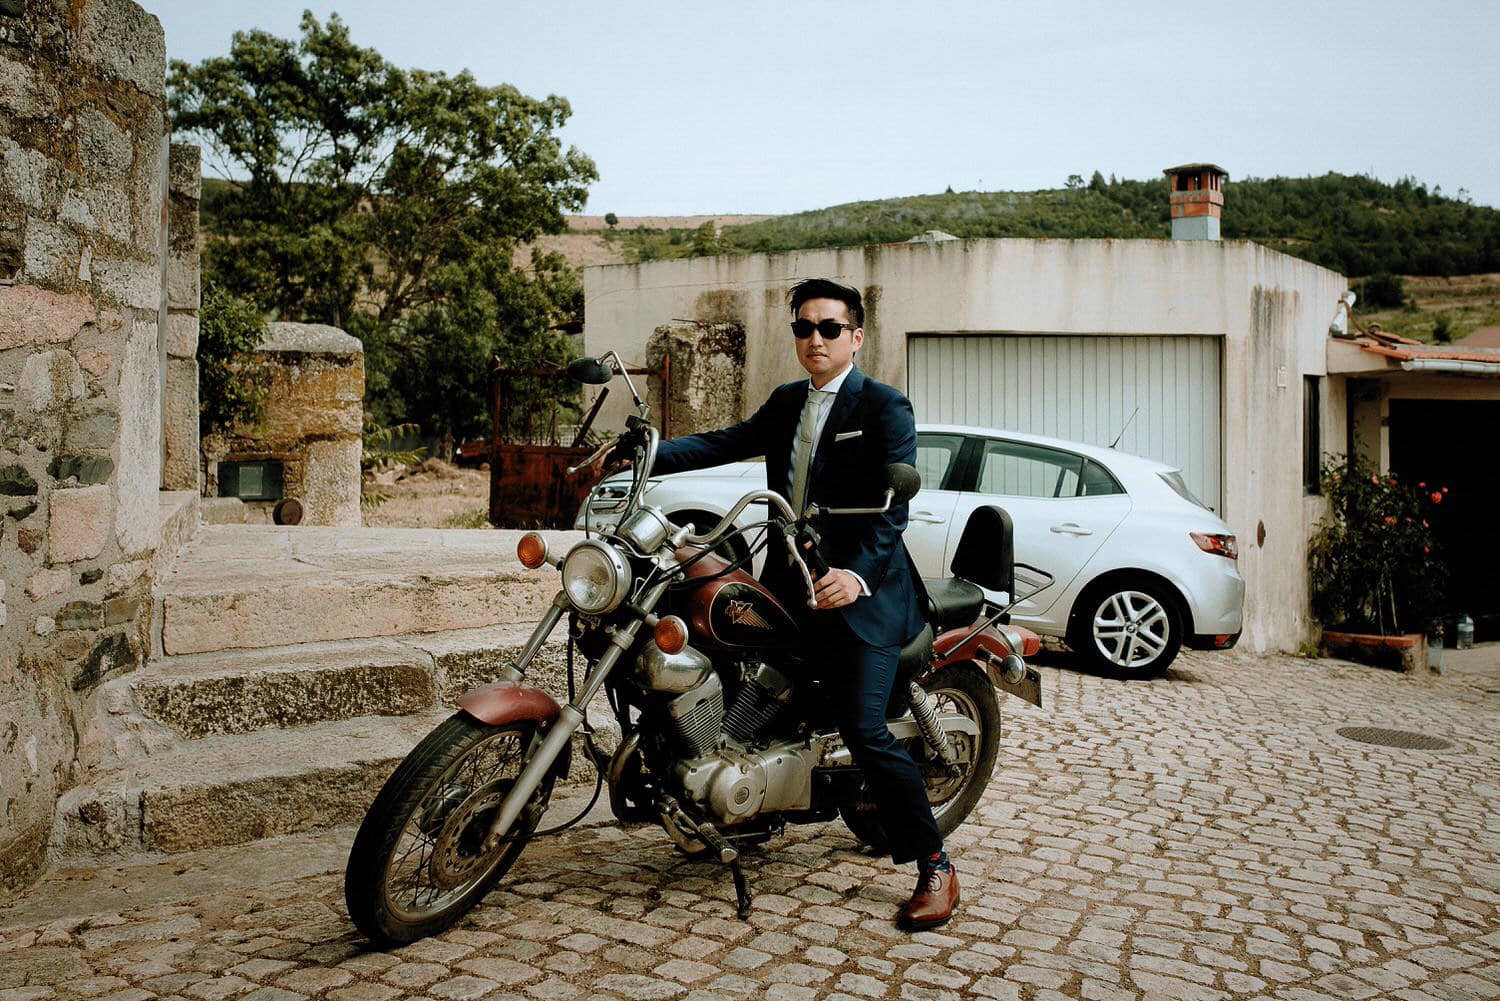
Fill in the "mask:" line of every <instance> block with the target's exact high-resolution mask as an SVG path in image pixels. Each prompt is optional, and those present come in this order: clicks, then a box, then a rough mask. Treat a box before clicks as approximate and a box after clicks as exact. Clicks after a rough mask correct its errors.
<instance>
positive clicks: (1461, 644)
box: [1454, 615, 1474, 650]
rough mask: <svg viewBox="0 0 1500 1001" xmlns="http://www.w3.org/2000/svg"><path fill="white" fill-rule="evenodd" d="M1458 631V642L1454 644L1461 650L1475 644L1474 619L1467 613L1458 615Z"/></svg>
mask: <svg viewBox="0 0 1500 1001" xmlns="http://www.w3.org/2000/svg"><path fill="white" fill-rule="evenodd" d="M1454 632H1455V633H1457V637H1458V642H1457V643H1455V644H1454V646H1455V647H1456V648H1457V649H1459V650H1467V649H1469V648H1470V647H1472V646H1473V645H1474V620H1473V619H1471V618H1469V617H1468V616H1467V615H1460V616H1459V617H1458V628H1457V629H1456V630H1454Z"/></svg>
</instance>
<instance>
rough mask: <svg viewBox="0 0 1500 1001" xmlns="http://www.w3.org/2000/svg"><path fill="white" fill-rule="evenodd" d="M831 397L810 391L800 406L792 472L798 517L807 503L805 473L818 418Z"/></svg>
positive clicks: (810, 461)
mask: <svg viewBox="0 0 1500 1001" xmlns="http://www.w3.org/2000/svg"><path fill="white" fill-rule="evenodd" d="M833 395H834V394H832V393H829V392H825V391H824V390H821V389H812V390H809V391H808V393H807V402H806V403H805V404H803V405H802V422H801V423H800V424H798V425H797V464H796V468H795V469H793V470H792V510H793V511H795V512H796V513H797V514H798V515H799V516H800V515H801V514H802V508H803V506H804V505H805V504H806V502H807V473H808V470H810V469H811V468H812V456H813V449H814V448H816V447H817V441H816V440H815V436H816V435H817V432H818V416H819V414H821V413H822V411H823V407H824V406H825V405H826V404H827V402H828V401H829V400H830V399H832V398H833Z"/></svg>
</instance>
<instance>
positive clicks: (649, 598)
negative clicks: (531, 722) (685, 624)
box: [484, 580, 669, 851]
mask: <svg viewBox="0 0 1500 1001" xmlns="http://www.w3.org/2000/svg"><path fill="white" fill-rule="evenodd" d="M668 583H669V581H665V580H664V581H662V582H661V583H659V584H656V585H655V586H653V587H652V588H651V589H650V590H649V591H647V592H646V595H645V598H644V600H643V601H642V602H641V603H640V605H638V606H637V607H638V608H642V609H646V610H648V611H649V610H650V609H652V608H655V607H656V603H657V602H658V601H660V600H661V597H662V595H663V594H665V593H666V591H667V585H668ZM569 607H571V606H570V605H569V603H568V599H567V596H566V594H564V592H562V591H559V592H558V593H557V597H556V598H554V599H553V601H552V607H551V608H550V609H549V610H548V611H547V614H546V615H545V616H544V617H543V618H542V621H541V622H539V623H537V627H536V631H535V632H533V633H532V634H531V639H530V640H529V641H528V642H527V644H526V648H525V649H524V650H523V651H522V652H521V658H520V660H519V661H518V662H517V664H516V666H515V667H514V668H511V669H510V670H511V671H512V672H513V673H514V677H510V676H507V678H506V680H508V681H519V680H521V678H522V677H524V676H525V673H526V668H527V666H528V665H529V664H530V663H531V661H532V659H533V658H535V657H536V654H537V651H538V650H540V649H541V648H542V644H543V643H545V642H546V639H547V636H548V635H549V634H550V633H551V632H552V630H553V628H554V627H556V625H557V623H558V621H559V620H561V618H562V615H563V612H564V611H566V610H567V609H568V608H569ZM643 621H645V620H644V618H643V617H642V616H639V615H634V616H631V617H630V619H629V620H628V621H627V622H626V623H625V624H624V625H621V626H616V627H615V628H614V629H613V631H612V633H611V635H610V639H609V646H608V648H606V649H605V651H604V654H603V655H602V656H601V657H600V658H599V660H598V662H597V663H595V664H594V667H593V669H592V670H590V671H589V673H588V675H587V676H586V677H585V678H584V679H583V687H582V688H580V689H579V690H578V691H577V692H576V693H574V695H573V701H571V702H569V703H568V704H566V705H564V706H563V707H562V710H561V711H560V712H559V713H558V714H557V719H556V720H554V721H553V722H552V725H551V726H550V727H549V728H548V729H547V735H546V736H545V737H544V738H542V742H541V744H539V745H537V746H536V749H535V750H534V751H532V753H531V757H530V758H529V759H528V760H527V762H526V767H525V768H523V769H522V770H521V774H520V775H519V776H518V777H517V778H516V784H515V785H514V786H512V787H511V790H510V792H508V793H507V794H506V796H505V799H504V801H503V802H501V804H500V809H499V811H498V812H497V813H496V814H495V819H494V820H493V821H492V822H491V823H490V829H489V832H488V833H487V834H486V835H485V838H484V849H485V850H486V851H493V850H494V849H495V848H497V847H498V846H499V844H500V841H501V839H502V838H504V837H505V834H506V832H507V831H509V830H510V829H511V827H512V826H513V825H514V824H515V822H516V819H517V818H519V817H520V816H521V811H522V810H524V809H525V808H526V803H527V801H528V800H530V799H531V796H532V794H533V793H535V792H536V790H537V787H538V786H540V785H541V784H542V779H544V778H545V777H546V775H547V773H548V772H549V771H550V770H551V769H552V765H553V763H554V762H555V761H557V758H558V756H559V755H561V754H562V753H563V752H564V751H565V750H567V747H568V741H569V740H571V739H572V737H573V734H574V733H575V732H576V731H577V730H578V728H579V727H580V726H581V725H582V724H583V720H584V711H583V709H582V707H583V706H586V705H588V704H589V701H590V700H591V699H593V697H594V696H595V695H596V694H597V693H598V691H599V689H600V688H601V687H603V685H604V681H605V679H606V678H608V677H609V674H610V671H612V670H614V666H615V664H617V663H618V662H619V660H620V658H621V657H623V656H624V655H625V651H627V650H629V649H630V647H631V646H632V645H633V644H634V643H635V637H636V633H638V632H639V631H640V628H641V623H642V622H643Z"/></svg>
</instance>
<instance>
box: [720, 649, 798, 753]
mask: <svg viewBox="0 0 1500 1001" xmlns="http://www.w3.org/2000/svg"><path fill="white" fill-rule="evenodd" d="M740 678H741V679H742V680H741V683H740V687H739V691H737V692H736V693H735V696H734V702H733V703H731V704H730V706H729V711H728V713H726V714H725V716H724V733H725V735H726V736H728V737H729V738H730V739H731V740H733V741H734V742H735V743H737V744H741V745H744V746H747V747H748V746H749V745H751V744H753V743H754V742H755V738H756V737H758V736H759V735H760V733H761V731H762V730H764V729H765V727H766V725H767V724H768V723H770V722H771V720H772V719H773V718H774V717H775V716H776V713H777V712H778V711H779V710H780V709H781V707H782V706H783V705H784V704H785V703H786V700H787V699H789V698H790V697H791V695H792V682H791V679H789V678H788V677H787V676H786V675H784V674H782V673H781V672H780V671H778V670H776V668H774V667H772V666H771V665H770V664H767V663H765V662H764V661H746V662H745V663H744V664H742V665H741V667H740Z"/></svg>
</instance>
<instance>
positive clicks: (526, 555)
mask: <svg viewBox="0 0 1500 1001" xmlns="http://www.w3.org/2000/svg"><path fill="white" fill-rule="evenodd" d="M516 559H518V560H520V561H521V566H523V567H525V568H526V569H527V570H535V569H537V568H538V567H540V566H541V565H542V564H543V563H546V562H547V540H546V539H544V538H542V537H541V536H540V535H538V534H537V533H536V532H527V533H526V534H525V535H523V536H521V541H520V542H517V543H516Z"/></svg>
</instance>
